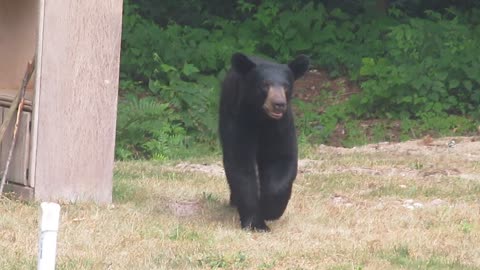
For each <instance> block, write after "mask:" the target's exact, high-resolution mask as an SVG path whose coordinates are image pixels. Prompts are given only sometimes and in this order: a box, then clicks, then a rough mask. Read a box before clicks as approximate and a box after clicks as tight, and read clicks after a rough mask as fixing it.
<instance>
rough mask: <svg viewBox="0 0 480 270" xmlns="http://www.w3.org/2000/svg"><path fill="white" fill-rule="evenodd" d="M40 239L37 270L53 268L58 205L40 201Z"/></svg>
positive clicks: (58, 219) (58, 214) (52, 269)
mask: <svg viewBox="0 0 480 270" xmlns="http://www.w3.org/2000/svg"><path fill="white" fill-rule="evenodd" d="M40 208H41V223H40V240H39V245H38V265H37V269H38V270H54V269H55V256H56V253H57V234H58V223H59V221H60V205H58V204H56V203H47V202H42V204H40Z"/></svg>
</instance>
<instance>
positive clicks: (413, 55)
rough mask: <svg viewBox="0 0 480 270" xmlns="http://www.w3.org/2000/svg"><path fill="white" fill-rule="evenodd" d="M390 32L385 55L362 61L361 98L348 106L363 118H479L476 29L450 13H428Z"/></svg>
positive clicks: (478, 64)
mask: <svg viewBox="0 0 480 270" xmlns="http://www.w3.org/2000/svg"><path fill="white" fill-rule="evenodd" d="M428 15H429V17H428V18H422V19H420V18H410V19H408V21H407V23H405V24H399V25H397V26H394V27H392V28H391V31H390V32H389V33H388V35H387V39H386V44H385V46H386V48H387V53H386V55H385V56H383V57H376V58H374V57H365V58H363V60H362V62H363V63H362V68H361V70H360V75H362V76H364V77H366V78H368V79H367V80H365V81H364V82H363V83H362V90H363V91H362V93H361V94H360V95H358V96H357V97H356V98H354V99H352V101H351V105H352V107H353V108H354V110H355V112H356V113H357V114H359V115H364V116H367V117H371V116H380V117H383V116H386V117H392V118H398V117H400V118H411V117H414V118H422V117H430V116H445V115H447V114H478V108H479V106H480V91H479V89H480V57H479V55H480V49H479V47H478V46H477V45H476V44H478V42H480V38H479V35H478V33H479V31H478V29H475V28H472V27H471V26H470V25H469V24H467V23H465V18H464V16H463V15H461V14H457V13H455V12H454V11H452V12H451V14H449V15H450V16H449V17H452V18H449V17H447V16H442V15H440V14H439V13H434V12H429V13H428Z"/></svg>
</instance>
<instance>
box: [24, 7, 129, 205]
mask: <svg viewBox="0 0 480 270" xmlns="http://www.w3.org/2000/svg"><path fill="white" fill-rule="evenodd" d="M44 3H45V4H44V6H43V7H41V8H43V14H41V16H42V17H41V18H43V21H42V22H41V24H43V26H42V27H41V32H40V39H41V43H40V44H39V53H40V54H41V55H39V56H38V57H37V61H38V66H37V73H39V74H37V77H36V85H37V87H36V93H35V100H34V110H33V115H34V119H33V126H32V128H33V130H32V132H33V141H32V147H33V157H32V163H31V170H30V171H31V177H34V179H35V198H36V199H37V200H57V199H60V200H68V201H84V200H94V201H96V202H100V203H109V202H111V200H112V177H113V165H114V159H113V158H114V144H115V125H116V108H117V92H118V74H119V58H120V41H121V19H122V1H121V0H102V1H97V0H72V1H64V0H49V1H45V2H44Z"/></svg>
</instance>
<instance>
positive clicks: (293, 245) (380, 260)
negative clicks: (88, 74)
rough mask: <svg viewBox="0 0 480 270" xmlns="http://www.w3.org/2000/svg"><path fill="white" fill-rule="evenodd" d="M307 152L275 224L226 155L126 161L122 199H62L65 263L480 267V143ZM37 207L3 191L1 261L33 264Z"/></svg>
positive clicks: (119, 170)
mask: <svg viewBox="0 0 480 270" xmlns="http://www.w3.org/2000/svg"><path fill="white" fill-rule="evenodd" d="M456 140H457V144H456V146H455V147H453V148H449V147H447V146H446V143H447V142H448V139H447V138H445V139H441V140H434V141H433V142H431V143H429V144H428V145H426V144H424V143H422V141H415V142H407V143H401V144H378V145H369V146H364V147H359V148H354V149H341V148H331V147H325V146H320V147H316V148H312V149H309V150H308V151H305V157H304V159H302V161H301V162H300V174H299V176H298V178H297V181H296V182H295V186H294V195H293V197H292V200H291V203H290V204H289V207H288V209H287V212H286V214H285V215H284V217H282V218H281V219H280V220H278V221H275V222H272V223H270V227H271V229H272V232H271V233H250V232H245V231H242V230H240V229H239V222H238V218H237V215H236V212H235V210H234V209H231V208H229V207H228V206H227V198H228V190H227V186H226V183H225V180H224V176H223V174H222V171H221V167H220V165H219V164H220V163H219V162H218V161H215V160H214V161H213V163H212V159H208V163H209V164H208V165H205V164H203V165H202V164H200V163H195V164H193V163H188V162H183V163H177V164H158V163H154V162H119V163H117V166H116V173H115V188H114V189H115V192H114V198H115V202H114V204H113V205H109V206H97V205H95V204H65V205H63V206H62V217H61V225H60V226H61V231H60V233H59V241H58V260H57V261H58V264H57V266H58V267H57V269H216V268H224V269H480V247H479V244H478V243H480V215H479V210H480V207H479V204H478V195H479V194H480V176H479V175H480V142H478V141H477V142H475V141H473V142H472V139H471V138H457V139H456ZM37 223H38V205H37V204H33V203H28V204H27V203H21V202H17V201H12V200H8V199H1V200H0V250H1V255H0V269H35V260H36V248H37V241H38V240H37V236H38V232H37V226H38V224H37Z"/></svg>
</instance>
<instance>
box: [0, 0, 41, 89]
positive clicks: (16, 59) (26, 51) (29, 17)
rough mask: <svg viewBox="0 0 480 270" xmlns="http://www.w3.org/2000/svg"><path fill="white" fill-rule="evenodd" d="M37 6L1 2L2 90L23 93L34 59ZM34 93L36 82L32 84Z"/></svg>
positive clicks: (27, 0) (25, 0) (23, 1)
mask: <svg viewBox="0 0 480 270" xmlns="http://www.w3.org/2000/svg"><path fill="white" fill-rule="evenodd" d="M38 2H39V1H31V0H0V89H4V88H9V89H16V90H17V91H18V89H20V85H21V83H22V78H23V74H24V73H25V69H26V66H27V63H28V61H30V60H31V59H32V57H33V56H34V55H35V48H36V45H37V43H36V40H37V26H38V16H37V14H38V12H37V11H38ZM28 88H29V89H33V80H32V81H31V82H30V83H29V86H28Z"/></svg>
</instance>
